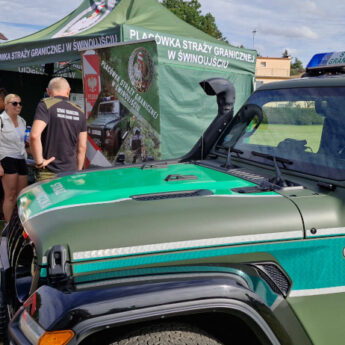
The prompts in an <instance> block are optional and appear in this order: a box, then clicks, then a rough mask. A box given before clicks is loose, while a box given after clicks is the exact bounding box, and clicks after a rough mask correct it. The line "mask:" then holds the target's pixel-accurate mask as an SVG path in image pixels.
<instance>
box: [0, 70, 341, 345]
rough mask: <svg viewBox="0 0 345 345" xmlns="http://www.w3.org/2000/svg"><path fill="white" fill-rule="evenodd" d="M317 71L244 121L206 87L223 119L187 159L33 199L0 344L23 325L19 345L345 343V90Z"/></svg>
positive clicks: (69, 184)
mask: <svg viewBox="0 0 345 345" xmlns="http://www.w3.org/2000/svg"><path fill="white" fill-rule="evenodd" d="M317 68H323V69H324V70H325V71H326V72H325V73H324V74H323V75H321V76H319V77H310V78H302V79H298V80H296V79H295V80H289V81H284V82H279V83H270V84H265V85H263V86H262V87H261V88H259V89H258V90H257V91H255V92H254V93H253V94H252V96H251V97H250V98H249V99H248V101H247V103H246V104H245V105H244V106H243V107H242V108H241V109H240V111H239V112H238V113H237V115H236V116H235V117H233V105H234V100H235V97H234V96H235V95H234V91H233V90H234V89H233V87H232V86H231V84H230V83H229V82H228V81H227V80H225V79H220V78H214V79H209V80H206V81H203V82H202V83H201V86H202V87H203V89H204V90H205V92H206V94H208V95H215V96H216V97H217V103H218V106H219V108H218V115H217V116H216V118H215V119H214V121H213V122H212V123H211V125H210V127H209V128H208V129H207V130H206V131H205V133H204V135H203V136H202V137H201V138H200V140H199V141H198V142H197V143H196V145H195V146H194V148H193V149H192V150H191V151H190V152H189V154H187V155H186V156H185V157H183V158H181V159H179V160H174V161H173V160H171V161H162V162H146V163H142V164H133V165H127V166H126V165H123V166H120V167H112V168H107V169H100V170H91V171H83V172H76V173H75V174H71V175H67V176H59V177H57V178H56V179H54V180H50V181H46V182H40V183H36V184H34V185H32V186H30V187H28V188H27V189H25V190H24V191H23V192H22V194H21V196H20V197H19V200H18V214H17V215H14V216H13V217H12V220H11V222H10V224H9V225H8V226H7V227H6V228H5V230H4V233H3V236H2V239H1V245H0V258H1V294H0V302H1V305H0V306H1V308H0V313H1V318H0V330H1V333H2V334H3V335H5V330H6V327H7V323H6V320H7V319H6V318H7V317H8V314H9V317H10V319H11V321H10V323H9V338H10V341H11V344H40V345H42V344H50V343H51V342H52V341H54V344H100V343H102V344H117V345H124V344H147V345H154V344H158V343H159V344H163V345H167V344H177V343H178V344H183V345H189V344H191V345H193V344H208V345H215V344H218V345H219V344H274V345H276V344H284V345H288V344H291V345H293V344H294V345H301V344H303V345H309V344H314V345H339V344H340V343H342V339H343V337H344V331H343V329H344V327H343V323H344V318H343V317H342V314H343V310H344V308H345V261H344V260H345V259H344V256H345V113H344V111H343V110H344V109H345V77H344V75H339V76H337V75H336V76H334V75H332V76H329V75H326V74H328V71H330V69H328V68H327V67H325V66H321V67H320V66H319V67H317V66H316V67H315V66H314V67H312V69H313V72H316V69H317ZM332 70H335V68H334V66H332ZM337 71H338V70H337ZM317 74H319V73H317ZM333 74H334V73H333ZM8 312H9V313H8Z"/></svg>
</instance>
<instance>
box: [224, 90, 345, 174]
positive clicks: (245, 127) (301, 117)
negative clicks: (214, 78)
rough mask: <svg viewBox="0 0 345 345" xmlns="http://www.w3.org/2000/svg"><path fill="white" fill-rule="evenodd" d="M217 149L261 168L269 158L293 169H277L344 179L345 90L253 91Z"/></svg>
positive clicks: (269, 162) (268, 161)
mask: <svg viewBox="0 0 345 345" xmlns="http://www.w3.org/2000/svg"><path fill="white" fill-rule="evenodd" d="M217 147H218V148H219V149H220V148H222V149H223V150H224V149H226V148H229V147H231V148H232V150H233V151H234V152H237V156H238V155H239V152H240V154H241V157H242V158H245V159H249V160H252V161H256V162H260V163H264V164H270V165H272V164H273V163H272V159H268V157H267V155H271V156H275V157H279V158H282V159H287V160H289V161H291V164H290V165H288V166H286V165H283V164H280V166H282V167H283V168H287V169H289V170H295V171H299V172H303V173H308V174H311V175H316V176H321V177H326V178H331V179H335V180H345V87H318V88H295V89H278V90H262V91H257V92H255V93H254V94H253V95H252V96H251V97H250V98H249V100H248V102H247V104H246V105H245V106H244V107H243V108H242V109H241V111H240V112H239V113H238V115H237V116H236V117H235V118H234V121H233V122H232V124H231V125H230V127H229V130H228V133H225V135H223V136H222V138H221V140H220V141H219V142H218V143H217ZM257 153H262V155H260V154H257Z"/></svg>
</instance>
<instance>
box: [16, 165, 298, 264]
mask: <svg viewBox="0 0 345 345" xmlns="http://www.w3.org/2000/svg"><path fill="white" fill-rule="evenodd" d="M169 175H170V177H171V178H172V179H170V181H167V177H168V176H169ZM178 176H180V178H178ZM181 176H182V178H181ZM185 178H186V179H185ZM250 186H255V185H254V184H253V183H251V182H248V181H245V180H243V179H241V178H239V177H235V176H232V175H230V174H227V173H225V172H220V171H216V170H213V169H210V168H206V167H202V166H198V165H195V164H184V163H183V164H182V163H181V164H169V165H166V166H161V167H158V168H148V169H145V168H144V169H142V168H141V167H126V168H112V169H105V170H98V171H89V172H83V173H79V174H74V175H69V176H64V177H60V178H57V179H54V180H51V181H48V182H45V183H36V184H34V185H32V186H31V187H28V188H27V189H25V190H24V191H23V192H22V194H21V196H20V198H19V200H18V210H19V215H20V218H21V221H22V223H23V225H24V228H25V231H26V232H27V234H28V235H29V237H30V239H32V240H33V241H34V243H35V245H36V249H37V251H38V257H39V261H41V260H42V256H44V255H46V252H47V251H48V250H49V249H50V248H51V247H52V246H54V245H57V244H63V245H65V244H66V246H67V247H68V248H69V251H70V255H71V258H72V261H79V260H89V259H92V258H96V257H95V255H96V254H95V253H98V254H97V255H101V256H102V257H103V258H104V257H114V256H123V255H133V254H140V255H141V254H147V253H152V252H154V253H156V252H162V251H174V250H182V249H187V248H188V249H191V248H197V247H198V248H199V247H212V246H219V245H231V244H239V243H241V244H243V243H253V242H264V241H272V240H285V239H296V238H302V236H303V224H302V221H301V217H300V214H299V212H298V210H297V208H296V206H295V205H294V204H293V203H292V202H291V201H290V200H289V199H288V198H286V197H284V196H281V195H279V194H277V193H275V192H262V193H246V194H241V193H238V192H236V191H233V190H232V189H233V188H239V187H241V188H244V187H250ZM182 192H183V194H181V193H182ZM161 193H163V194H161ZM67 244H68V245H67ZM97 255H96V256H97Z"/></svg>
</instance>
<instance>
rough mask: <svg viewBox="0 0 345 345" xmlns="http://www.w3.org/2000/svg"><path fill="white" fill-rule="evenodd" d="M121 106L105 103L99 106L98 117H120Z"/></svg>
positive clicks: (115, 103) (114, 103)
mask: <svg viewBox="0 0 345 345" xmlns="http://www.w3.org/2000/svg"><path fill="white" fill-rule="evenodd" d="M118 108H119V105H118V103H117V102H104V103H100V104H99V108H98V115H113V116H114V115H115V114H116V115H118V114H119V109H118Z"/></svg>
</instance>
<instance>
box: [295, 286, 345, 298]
mask: <svg viewBox="0 0 345 345" xmlns="http://www.w3.org/2000/svg"><path fill="white" fill-rule="evenodd" d="M343 292H345V286H336V287H328V288H321V289H305V290H292V291H291V292H290V294H289V297H306V296H317V295H328V294H332V293H343Z"/></svg>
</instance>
